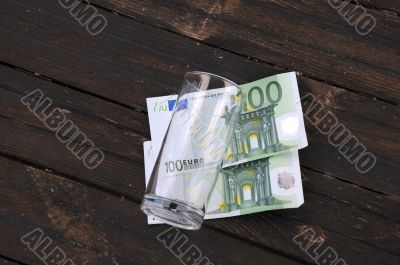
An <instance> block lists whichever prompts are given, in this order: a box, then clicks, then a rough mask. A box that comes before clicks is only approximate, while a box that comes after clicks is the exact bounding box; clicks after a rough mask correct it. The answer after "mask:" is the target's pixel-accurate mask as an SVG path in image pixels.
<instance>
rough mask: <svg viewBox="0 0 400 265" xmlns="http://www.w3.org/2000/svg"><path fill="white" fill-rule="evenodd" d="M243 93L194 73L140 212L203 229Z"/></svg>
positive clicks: (186, 83) (187, 78)
mask: <svg viewBox="0 0 400 265" xmlns="http://www.w3.org/2000/svg"><path fill="white" fill-rule="evenodd" d="M240 102H241V94H240V89H239V87H238V86H237V85H236V84H235V83H234V82H232V81H230V80H228V79H225V78H223V77H220V76H217V75H214V74H210V73H205V72H189V73H186V74H185V76H184V81H183V85H182V89H181V92H180V94H179V97H178V99H177V102H176V106H175V110H174V114H173V116H172V120H171V123H170V125H169V128H168V131H167V134H166V136H165V138H164V141H163V143H162V146H161V150H160V153H159V155H158V158H157V160H156V163H155V165H154V169H153V171H152V174H151V178H150V181H149V183H148V186H147V189H146V192H145V195H144V199H143V201H142V205H141V209H142V211H143V212H145V213H146V214H147V215H152V216H155V217H156V218H158V219H160V220H161V221H164V222H166V223H168V224H170V225H173V226H177V227H180V228H184V229H190V230H197V229H200V227H201V224H202V222H203V219H204V214H205V210H204V207H205V204H206V201H207V199H208V196H209V195H210V192H211V190H212V188H213V187H214V184H215V182H216V180H217V177H218V174H219V172H220V169H221V166H222V161H223V159H224V156H225V154H226V152H227V149H228V146H229V141H230V139H231V136H232V132H233V128H234V124H235V121H236V120H237V117H238V114H239V112H240Z"/></svg>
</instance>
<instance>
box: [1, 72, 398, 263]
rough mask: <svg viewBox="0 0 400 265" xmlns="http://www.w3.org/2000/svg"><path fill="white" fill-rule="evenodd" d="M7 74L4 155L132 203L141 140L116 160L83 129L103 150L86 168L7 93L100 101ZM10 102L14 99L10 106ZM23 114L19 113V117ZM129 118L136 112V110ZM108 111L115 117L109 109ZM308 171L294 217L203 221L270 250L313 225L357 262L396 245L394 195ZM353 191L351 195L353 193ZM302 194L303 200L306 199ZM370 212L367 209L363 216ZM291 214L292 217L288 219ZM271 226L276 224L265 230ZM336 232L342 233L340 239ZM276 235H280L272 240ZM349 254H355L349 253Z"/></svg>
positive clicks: (138, 182)
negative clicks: (37, 91)
mask: <svg viewBox="0 0 400 265" xmlns="http://www.w3.org/2000/svg"><path fill="white" fill-rule="evenodd" d="M3 68H4V67H3ZM14 72H15V74H14V75H13V74H12V71H6V72H3V73H7V76H9V77H10V78H11V80H15V81H13V82H12V83H10V82H5V84H6V85H2V86H3V87H7V90H6V91H5V92H3V94H2V97H0V98H2V99H4V104H8V105H5V106H7V109H5V111H4V112H2V115H3V117H4V115H5V116H8V117H7V118H0V120H1V124H2V126H4V128H7V129H6V130H2V133H1V137H0V150H1V151H2V152H3V153H6V154H8V155H12V156H17V157H18V158H20V159H23V160H27V161H30V162H32V163H35V164H38V165H42V166H43V167H46V168H49V169H51V170H54V171H55V172H59V173H60V174H63V175H67V177H69V178H75V179H79V180H82V181H84V182H85V183H88V184H91V185H95V186H96V187H101V188H102V189H107V190H109V191H111V192H113V193H120V194H123V195H124V196H126V197H129V198H132V199H134V200H140V199H141V194H143V190H144V183H143V174H144V173H143V167H142V165H143V164H142V157H141V152H142V151H141V147H140V146H139V145H140V144H141V139H140V138H138V137H135V138H134V139H132V141H133V142H135V141H136V144H134V145H132V146H128V147H129V148H132V149H133V150H135V152H136V153H137V154H136V156H132V157H130V156H129V157H125V158H124V157H123V156H124V154H122V153H120V151H119V149H120V148H121V147H120V146H118V148H114V149H110V148H111V147H112V144H111V143H112V142H114V141H115V139H114V138H110V137H104V136H103V135H101V136H98V135H96V134H94V133H93V132H92V131H93V130H92V131H88V132H87V134H88V135H89V136H90V137H93V141H94V142H95V143H99V144H100V147H101V148H103V147H105V148H107V152H106V160H105V162H104V163H103V164H102V165H101V166H100V167H99V168H98V169H95V170H88V169H86V168H85V167H84V166H83V165H82V163H81V162H80V161H78V160H77V159H76V158H75V157H73V155H72V154H70V153H69V151H68V150H67V149H66V148H65V147H64V146H62V144H60V143H58V142H57V140H56V138H55V136H54V134H53V133H51V132H49V131H47V130H45V129H44V128H40V124H35V125H34V123H35V121H34V119H36V118H35V117H33V115H32V114H30V115H29V113H26V112H27V110H24V109H23V108H22V105H21V104H19V101H16V99H18V98H19V96H20V95H18V96H14V97H12V96H10V94H7V93H9V92H11V91H12V90H13V89H15V88H16V90H17V91H24V89H25V88H24V86H27V84H29V86H30V87H31V88H32V87H40V88H43V90H44V91H45V93H47V91H49V93H50V94H51V95H52V96H54V97H55V99H54V100H55V102H62V100H64V102H65V103H63V104H71V103H68V102H73V104H74V106H75V108H78V106H79V104H80V101H87V103H88V104H90V105H92V106H93V108H95V107H96V106H101V103H102V100H99V99H95V98H94V99H92V100H91V101H89V99H86V97H87V96H85V95H84V94H82V93H79V92H76V91H72V90H71V91H69V92H68V93H66V92H65V91H62V90H61V88H60V87H59V86H57V85H54V84H51V83H49V84H47V83H48V82H47V81H45V80H40V79H37V78H34V77H29V78H27V75H26V74H24V73H20V72H17V71H14ZM2 76H5V75H2ZM24 76H25V78H24ZM17 77H18V78H17ZM42 83H46V85H42ZM0 91H1V90H0ZM52 91H53V92H52ZM54 91H59V92H60V91H62V93H59V95H58V97H57V95H56V93H54ZM6 92H7V93H6ZM21 93H22V92H21ZM79 94H82V95H81V96H82V97H78V95H79ZM70 99H74V100H70ZM13 101H15V102H14V103H13ZM6 102H8V103H6ZM2 105H3V102H2ZM83 106H85V104H83ZM62 107H63V108H66V109H67V110H69V111H70V112H71V113H74V112H76V110H74V109H73V108H71V106H66V105H63V106H62ZM83 108H85V107H83ZM10 110H13V111H10ZM24 112H25V114H23V113H24ZM18 113H21V114H18ZM80 113H83V111H82V110H81V111H80ZM102 114H103V113H102V112H100V113H97V114H91V113H90V112H88V113H86V115H87V116H90V115H97V116H98V117H101V116H102ZM135 115H143V114H140V113H136V114H135ZM79 116H80V115H76V116H73V119H74V121H75V119H77V118H78V117H79ZM114 116H115V117H117V115H116V113H115V114H114ZM15 119H21V120H23V123H22V122H20V121H18V120H15ZM78 119H79V118H78ZM118 121H120V120H118ZM98 122H99V121H97V120H96V119H94V118H93V120H92V121H91V124H92V126H93V128H98V127H99V126H98V125H97V123H98ZM77 124H78V126H81V124H83V125H84V124H85V122H84V121H83V120H79V123H77ZM33 126H36V127H33ZM84 126H85V125H84ZM101 126H105V127H109V128H104V129H103V130H106V131H111V128H113V127H114V126H115V123H113V122H108V123H101ZM42 127H43V126H42ZM84 128H85V132H86V130H88V129H90V126H85V127H84ZM96 130H97V129H96ZM101 138H103V139H101ZM137 141H138V142H137ZM107 142H108V143H107ZM135 146H136V147H135ZM125 155H126V154H125ZM313 174H314V175H313V176H315V177H314V178H313V179H314V181H313V182H312V183H313V185H310V186H308V185H307V186H306V185H305V187H306V188H307V189H308V188H310V191H308V190H307V189H306V205H305V206H304V207H307V209H309V210H303V209H304V207H302V208H300V209H298V210H290V213H295V214H294V215H292V214H290V215H289V213H286V211H285V213H283V212H282V213H279V212H278V213H262V214H256V215H249V216H244V217H240V218H230V219H226V220H218V221H210V222H209V224H207V226H210V227H212V228H213V229H217V230H219V231H224V232H225V233H229V234H231V235H235V236H239V237H240V238H243V239H246V240H250V241H251V242H254V243H257V244H260V243H261V244H262V245H263V246H266V247H268V248H272V249H274V250H275V251H279V250H280V249H282V248H284V246H286V245H287V244H288V243H289V242H290V240H291V238H284V236H285V235H286V237H287V235H292V236H293V235H295V234H296V233H297V232H298V231H297V230H298V229H300V228H301V227H304V225H308V226H315V227H320V229H323V231H325V232H324V233H328V232H327V231H335V230H338V231H339V232H340V234H339V235H338V234H337V233H336V232H332V233H330V234H329V238H330V241H329V242H332V244H333V245H335V248H338V251H339V250H340V252H343V253H347V254H346V257H347V259H349V260H353V259H357V260H359V259H360V256H364V255H365V254H364V252H365V248H366V246H365V244H368V245H372V246H376V247H381V246H384V247H385V248H386V249H388V250H389V251H392V250H393V251H396V250H398V246H397V245H396V244H392V241H393V240H395V239H396V238H397V237H398V235H397V232H396V231H398V226H397V224H396V223H395V222H394V221H392V220H398V214H397V215H396V214H395V215H393V216H391V215H392V213H393V211H395V210H390V209H397V208H398V199H397V200H396V199H395V198H396V197H393V198H392V197H387V196H384V195H379V196H378V195H377V194H375V193H373V192H370V191H366V190H364V189H361V188H358V187H353V186H352V185H349V184H347V183H344V182H340V181H338V180H336V179H334V178H329V177H327V176H324V175H320V174H316V173H313ZM308 178H310V177H308ZM321 178H322V179H321ZM305 184H306V183H305ZM321 185H322V186H326V187H329V186H333V187H337V189H333V190H329V189H324V190H321V189H320V188H319V186H321ZM343 191H345V192H343ZM324 192H326V195H325V197H323V196H315V193H324ZM355 194H357V196H356V195H355ZM358 194H359V195H358ZM307 198H311V199H310V200H308V199H307ZM344 201H346V202H349V203H351V204H353V205H354V207H355V208H349V207H348V205H347V204H346V203H344ZM396 206H397V207H396ZM387 208H389V210H387ZM313 209H319V210H320V211H322V210H325V211H328V210H329V209H330V210H331V211H332V212H329V211H328V212H325V213H324V216H329V214H331V215H334V216H333V217H337V216H338V214H337V213H338V212H340V213H341V216H343V217H342V218H343V219H339V220H337V222H335V223H333V224H332V223H330V222H326V220H325V219H323V218H322V219H321V218H316V217H315V216H314V215H315V211H313ZM371 212H372V213H373V214H371ZM304 213H306V214H304ZM375 215H378V217H375ZM347 216H354V218H355V219H354V220H355V221H357V222H361V221H360V220H359V219H357V218H356V216H357V217H359V218H361V220H366V221H367V224H366V225H365V227H364V230H365V231H366V233H365V234H361V235H360V230H359V226H358V225H359V224H358V223H356V225H357V226H349V224H348V222H347V219H346V218H347ZM344 217H346V218H344ZM271 218H272V219H271ZM292 219H293V220H294V221H292ZM288 220H290V221H288ZM351 220H353V219H351ZM271 222H272V223H271ZM207 223H208V222H207ZM382 223H384V224H385V226H383V227H382V225H381V224H382ZM262 224H264V225H262ZM265 224H269V225H265ZM362 225H364V224H362ZM271 226H272V227H275V228H276V229H274V230H273V231H270V230H271V229H270V227H271ZM254 227H259V229H257V230H255V229H254ZM299 227H300V228H299ZM377 227H379V230H375V229H376V228H377ZM377 233H378V234H379V237H378V238H376V237H374V235H377ZM342 234H343V235H345V236H342ZM351 237H353V238H351ZM279 238H282V239H281V240H280V241H279V240H278V239H279ZM349 240H351V241H352V244H351V246H352V247H351V248H349V247H348V246H347V244H346V245H343V242H344V241H346V242H348V241H349ZM341 242H342V243H341ZM295 250H297V249H291V250H290V251H291V253H288V254H290V255H292V256H295V257H297V258H302V259H304V258H305V257H306V256H305V255H304V253H302V252H301V251H300V250H298V251H297V252H296V251H295ZM292 251H293V252H292ZM375 251H376V249H375V248H372V249H370V253H375ZM350 253H353V254H354V253H357V254H356V255H353V256H352V255H350ZM386 254H387V253H386V252H385V253H383V254H382V255H386ZM388 255H389V254H388ZM388 257H389V258H388V259H392V257H390V255H389V256H388ZM371 258H372V257H367V259H368V260H370V259H371Z"/></svg>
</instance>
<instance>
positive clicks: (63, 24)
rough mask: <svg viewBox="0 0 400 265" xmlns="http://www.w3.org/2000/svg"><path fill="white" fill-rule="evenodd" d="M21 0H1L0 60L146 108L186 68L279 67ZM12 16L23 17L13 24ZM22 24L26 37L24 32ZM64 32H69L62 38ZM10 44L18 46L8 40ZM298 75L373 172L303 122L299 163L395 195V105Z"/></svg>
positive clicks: (263, 70) (243, 73)
mask: <svg viewBox="0 0 400 265" xmlns="http://www.w3.org/2000/svg"><path fill="white" fill-rule="evenodd" d="M26 3H27V1H25V2H24V5H21V4H20V3H18V4H15V3H11V2H5V4H8V6H7V5H5V6H4V8H3V9H2V10H1V11H0V12H3V15H4V16H2V18H3V19H4V21H3V22H4V23H2V24H1V25H3V27H2V28H1V27H0V30H3V31H2V34H0V38H3V39H4V42H1V45H3V49H0V60H4V61H7V62H9V63H12V64H14V65H16V66H19V67H22V68H24V69H27V70H29V71H31V72H35V73H38V74H43V75H44V76H47V77H50V78H53V79H55V80H58V81H61V82H62V83H66V84H69V85H70V86H72V87H77V88H79V90H83V91H85V92H88V93H90V94H91V95H92V94H95V95H97V96H100V97H102V98H107V100H112V101H114V102H118V103H120V104H123V105H125V106H128V107H130V108H133V109H136V110H140V111H144V110H145V98H146V97H149V96H156V95H157V96H159V95H166V94H169V93H176V91H177V89H178V88H179V86H180V82H181V78H182V76H183V73H184V72H185V71H187V70H191V69H197V70H199V69H200V70H202V69H203V70H204V67H207V69H206V70H207V71H210V72H214V73H217V74H220V75H222V76H226V77H228V78H230V79H233V80H235V81H237V82H239V83H244V82H248V81H251V80H256V79H257V78H262V77H265V76H268V75H272V74H275V73H278V72H283V71H285V70H284V69H283V68H275V67H271V66H269V65H267V64H265V63H258V62H254V61H251V60H247V59H246V58H243V57H242V56H237V55H233V54H231V53H229V52H224V51H221V50H219V49H216V48H211V47H208V46H205V45H201V44H197V43H196V42H193V41H192V40H188V39H187V38H184V37H180V36H176V35H174V34H170V33H168V32H164V31H161V30H159V29H154V28H151V27H148V26H146V25H142V24H140V23H137V22H135V21H132V19H129V18H123V17H120V16H115V15H110V14H108V16H107V17H108V20H109V27H108V28H107V29H106V31H105V32H104V34H102V35H100V36H99V37H96V38H93V37H92V36H90V35H89V34H88V33H87V32H86V31H85V30H84V29H83V28H82V27H81V26H80V25H79V24H78V23H77V22H76V21H74V20H73V19H72V18H71V17H70V16H69V14H68V12H65V10H64V9H62V8H60V7H59V6H58V4H57V3H54V2H53V1H43V2H41V3H43V4H42V5H43V6H44V7H43V8H40V11H39V10H38V9H36V8H35V9H34V8H31V9H29V10H30V12H29V14H30V16H26V10H27V9H28V8H30V7H29V6H28V7H26ZM28 3H29V2H28ZM35 5H36V3H35ZM32 6H33V5H32ZM15 17H17V19H21V21H23V23H22V22H21V23H13V22H12V20H13V19H14V18H15ZM48 21H50V22H51V23H53V24H51V23H48ZM56 25H57V26H56ZM9 29H12V30H9ZM27 29H28V32H29V36H28V35H25V32H26V31H27ZM45 32H47V33H46V40H47V41H46V42H43V41H41V37H40V36H43V34H45ZM65 34H68V38H65V37H63V36H64V35H65ZM138 36H139V37H138ZM21 39H22V41H21ZM60 40H62V41H60ZM16 42H18V43H21V42H22V45H20V44H19V45H14V44H13V43H16ZM165 43H167V45H165ZM31 50H34V51H35V53H34V54H33V53H31V52H29V51H31ZM2 51H3V52H2ZM66 58H68V59H66ZM189 64H190V65H189ZM187 66H189V67H187ZM299 81H300V88H301V93H302V94H305V93H307V92H313V93H314V94H316V95H317V96H318V97H319V98H320V99H321V100H322V101H323V102H324V104H325V105H326V108H327V109H328V110H331V111H333V113H334V114H335V115H337V116H338V118H339V120H340V121H341V122H342V123H344V124H345V126H346V127H348V128H349V129H350V130H351V131H352V132H353V134H354V135H355V136H356V137H358V138H359V139H360V140H361V142H362V143H363V144H365V145H366V146H367V148H368V149H369V150H371V151H372V152H374V154H375V153H376V155H377V156H378V163H377V165H376V166H375V168H374V170H373V171H371V172H369V173H368V174H360V173H358V172H357V171H356V169H355V168H354V167H353V166H352V165H351V164H349V163H348V162H347V161H346V160H344V159H340V154H339V153H338V152H337V150H335V149H334V148H332V147H331V146H330V145H329V144H328V141H327V138H326V137H325V136H322V135H320V134H319V133H318V132H317V131H316V130H315V128H313V127H310V125H309V124H308V126H307V130H308V134H309V137H310V141H312V142H311V144H310V146H311V147H310V148H313V149H307V150H310V152H307V153H306V155H303V157H302V161H305V162H304V165H305V166H308V167H310V168H313V169H316V170H319V171H320V172H325V173H328V174H329V175H333V176H338V177H341V178H344V179H347V180H350V181H352V182H354V183H356V184H359V185H362V186H366V187H368V188H371V189H375V190H378V191H381V192H384V193H386V194H397V195H398V189H397V188H396V183H399V181H400V180H399V179H398V178H397V177H396V176H397V175H398V173H399V171H400V168H399V166H398V165H397V164H398V163H397V160H396V155H395V154H396V153H397V150H398V148H399V145H400V142H399V138H398V135H399V123H398V117H399V109H398V108H397V107H395V106H393V105H391V104H387V103H385V102H381V101H375V100H374V99H371V98H369V97H363V96H360V95H358V94H356V93H351V92H349V91H346V90H344V89H340V88H337V87H334V86H330V85H327V84H324V83H321V82H318V81H314V80H311V79H309V78H300V79H299ZM62 100H63V99H62V98H60V100H59V101H62ZM103 115H105V114H103ZM382 117H385V119H384V120H383V119H382ZM342 119H343V120H342ZM143 120H145V118H144V117H143V118H142V121H143ZM383 124H385V125H383ZM100 127H101V126H99V128H100ZM100 130H101V129H100ZM375 139H378V140H379V141H380V144H378V143H377V141H376V140H375ZM122 145H123V144H122ZM125 148H129V147H128V146H125ZM130 150H132V149H130ZM310 156H311V157H310ZM379 158H380V159H379ZM396 165H397V166H396Z"/></svg>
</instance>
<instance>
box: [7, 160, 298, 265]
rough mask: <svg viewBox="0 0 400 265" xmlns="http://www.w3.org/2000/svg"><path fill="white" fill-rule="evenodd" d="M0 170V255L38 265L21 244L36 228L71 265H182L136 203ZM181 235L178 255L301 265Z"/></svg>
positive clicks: (10, 168) (208, 237)
mask: <svg viewBox="0 0 400 265" xmlns="http://www.w3.org/2000/svg"><path fill="white" fill-rule="evenodd" d="M0 165H1V166H0V170H1V178H0V182H1V193H0V194H1V195H0V196H1V200H2V209H1V211H2V214H4V216H5V218H1V219H0V224H1V226H0V230H1V231H0V232H1V233H0V240H1V242H8V244H7V246H6V245H5V244H1V245H0V252H2V253H5V254H6V255H8V256H10V257H14V258H18V259H19V260H21V261H23V262H25V263H28V264H42V261H40V260H39V259H38V257H37V256H35V255H34V254H33V253H31V251H30V250H29V249H28V248H26V247H25V246H24V244H22V243H21V241H20V238H21V237H22V236H23V235H25V234H27V233H28V232H30V231H32V230H34V229H35V228H39V229H41V230H42V231H43V232H44V235H45V236H48V237H49V238H51V239H52V240H53V243H52V245H50V247H49V248H50V249H51V248H54V247H56V246H58V247H60V248H61V249H62V250H63V251H64V252H65V253H66V256H67V257H69V258H71V259H72V260H73V261H74V262H75V264H82V265H88V264H108V265H109V264H161V263H163V262H166V261H168V264H171V265H173V264H181V262H180V261H179V259H177V258H175V257H174V256H173V254H172V253H170V252H169V250H168V249H166V248H165V247H164V246H163V245H162V243H160V242H159V241H158V240H157V236H158V235H159V234H160V233H162V232H163V231H165V230H166V229H167V228H168V226H166V225H161V226H156V227H148V226H147V225H146V223H145V218H144V216H145V215H144V214H143V213H142V212H141V211H140V210H139V205H138V204H137V203H135V202H132V201H129V200H126V199H124V198H123V197H120V196H115V195H111V194H109V193H107V192H101V191H99V190H97V189H93V188H89V187H87V186H84V185H81V184H78V183H75V182H73V181H70V180H66V179H65V178H63V177H60V176H57V175H55V174H52V173H48V172H45V171H43V170H40V169H37V168H34V167H30V166H26V165H23V164H21V163H18V162H15V161H12V160H8V159H5V158H0ZM16 198H18V200H16ZM182 233H184V234H186V235H187V236H188V240H189V243H188V244H187V245H183V247H182V250H184V249H185V248H187V247H189V246H190V245H191V244H195V245H196V246H197V247H198V248H199V249H200V250H201V251H202V252H203V253H204V255H205V256H207V257H208V258H209V259H210V260H211V261H212V262H214V263H215V264H223V263H225V264H243V261H246V264H260V263H262V262H263V261H264V260H269V261H270V262H273V263H276V264H287V265H296V264H301V263H299V262H295V261H292V260H290V259H288V258H285V257H282V256H280V255H277V254H274V253H271V252H269V251H266V250H264V249H262V248H259V247H255V246H252V245H250V244H247V243H245V242H241V241H239V240H238V239H234V238H228V237H227V236H226V235H224V234H222V233H219V232H216V231H212V230H210V229H207V228H204V229H202V231H201V232H193V233H186V232H183V231H182ZM221 246H223V247H221ZM47 251H48V250H47ZM45 253H48V252H45Z"/></svg>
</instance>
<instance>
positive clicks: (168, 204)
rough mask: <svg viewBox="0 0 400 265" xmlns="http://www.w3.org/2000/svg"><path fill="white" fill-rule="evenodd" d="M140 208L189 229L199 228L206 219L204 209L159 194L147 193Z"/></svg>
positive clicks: (169, 222)
mask: <svg viewBox="0 0 400 265" xmlns="http://www.w3.org/2000/svg"><path fill="white" fill-rule="evenodd" d="M140 208H141V210H142V211H143V212H144V213H145V214H147V215H153V216H155V217H156V218H157V219H160V221H163V222H165V223H167V224H170V225H172V226H176V227H179V228H183V229H188V230H199V229H200V227H201V224H202V223H203V219H204V212H203V211H200V210H198V209H196V208H193V207H192V206H189V205H187V204H186V203H183V202H180V201H177V200H172V199H167V198H163V197H160V196H157V195H145V196H144V199H143V201H142V205H141V206H140Z"/></svg>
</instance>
